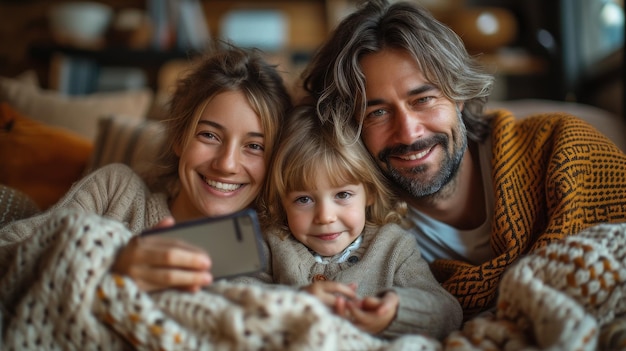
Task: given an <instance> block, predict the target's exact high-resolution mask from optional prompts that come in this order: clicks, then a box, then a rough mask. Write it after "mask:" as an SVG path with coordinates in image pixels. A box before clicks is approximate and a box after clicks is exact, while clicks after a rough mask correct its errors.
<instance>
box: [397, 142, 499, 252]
mask: <svg viewBox="0 0 626 351" xmlns="http://www.w3.org/2000/svg"><path fill="white" fill-rule="evenodd" d="M478 157H479V162H480V167H481V171H482V178H483V184H484V189H485V211H486V216H485V222H484V223H483V224H481V225H480V226H478V227H477V228H474V229H470V230H459V229H457V228H454V227H452V226H449V225H448V224H446V223H443V222H440V221H438V220H436V219H433V218H431V217H429V216H427V215H426V214H424V213H422V212H420V211H418V210H416V209H415V208H413V207H411V206H409V212H408V216H407V217H408V219H409V221H410V222H411V224H412V227H411V228H410V229H409V231H410V232H411V233H413V234H414V235H415V237H416V238H417V242H418V244H419V247H420V251H421V253H422V256H423V257H424V259H425V260H426V261H427V262H429V263H430V262H432V261H434V260H435V259H439V258H443V259H454V260H461V261H465V262H468V263H471V264H481V263H483V262H486V261H488V260H490V259H492V258H493V257H494V256H495V254H494V252H493V250H492V249H491V245H490V237H491V218H492V217H493V203H494V195H493V186H492V180H491V141H490V140H486V141H485V142H483V143H481V144H479V156H478Z"/></svg>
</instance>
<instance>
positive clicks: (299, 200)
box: [294, 196, 313, 204]
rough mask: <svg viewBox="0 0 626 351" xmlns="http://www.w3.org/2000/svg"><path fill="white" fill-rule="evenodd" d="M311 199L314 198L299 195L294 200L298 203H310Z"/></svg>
mask: <svg viewBox="0 0 626 351" xmlns="http://www.w3.org/2000/svg"><path fill="white" fill-rule="evenodd" d="M311 201H313V200H312V199H311V198H310V197H308V196H298V197H297V198H296V200H295V201H294V202H295V203H298V204H308V203H310V202H311Z"/></svg>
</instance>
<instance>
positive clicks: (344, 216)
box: [233, 106, 462, 338]
mask: <svg viewBox="0 0 626 351" xmlns="http://www.w3.org/2000/svg"><path fill="white" fill-rule="evenodd" d="M315 113H316V112H315V110H314V109H313V108H312V107H309V106H300V107H297V108H296V109H295V110H294V112H293V113H292V115H291V116H289V117H288V118H287V121H286V124H285V126H284V128H283V131H282V134H281V135H282V137H281V140H280V141H279V146H278V149H277V150H276V154H275V155H274V159H273V161H272V164H271V166H270V170H269V173H268V180H267V184H266V188H265V189H264V192H265V194H264V196H263V199H264V204H262V208H261V211H260V213H259V216H260V218H261V221H262V226H263V227H264V233H265V241H266V245H267V247H266V255H267V259H268V265H267V270H266V271H265V272H263V273H260V274H257V275H255V276H249V277H238V278H235V279H233V281H237V282H246V283H251V282H262V283H269V284H284V285H290V286H296V287H299V288H300V289H302V290H305V291H307V292H309V293H311V294H313V295H315V296H317V297H319V298H320V299H321V300H322V301H323V302H324V303H325V304H327V305H328V306H329V307H331V308H332V309H334V310H335V312H336V313H337V314H339V315H341V316H343V317H346V318H349V319H350V320H352V321H353V323H354V324H355V325H356V326H357V327H359V328H361V329H362V330H365V331H368V332H370V333H372V334H380V335H381V336H383V337H394V336H398V335H401V334H406V333H425V334H428V335H430V336H433V337H436V338H443V337H445V336H446V335H448V333H449V332H451V331H453V330H455V329H457V328H459V327H460V324H461V321H462V311H461V306H460V304H459V302H458V301H457V300H456V299H455V298H454V297H453V296H452V295H451V294H450V293H448V292H447V291H446V290H444V289H443V288H442V287H441V286H440V285H439V283H438V282H437V281H436V280H435V278H434V276H433V275H432V273H431V271H430V269H429V267H428V264H427V263H426V261H425V260H424V259H422V257H421V255H420V251H419V249H418V246H417V243H416V241H415V238H414V237H413V236H411V235H409V234H407V232H405V230H404V229H403V228H402V227H401V226H400V225H399V224H398V223H400V221H401V219H402V216H401V214H400V213H399V212H397V211H394V197H393V196H392V192H391V191H390V190H389V189H388V185H387V183H386V180H385V178H384V177H383V176H382V174H381V173H380V171H379V169H378V166H377V165H376V163H375V162H374V160H372V159H371V156H370V154H369V153H368V152H367V150H366V149H365V147H364V146H363V144H362V143H361V141H360V140H359V138H358V137H354V138H352V140H340V138H339V137H338V136H337V135H336V133H335V132H334V130H333V127H332V126H331V125H329V124H326V125H322V124H321V123H320V122H319V118H317V117H316V116H315Z"/></svg>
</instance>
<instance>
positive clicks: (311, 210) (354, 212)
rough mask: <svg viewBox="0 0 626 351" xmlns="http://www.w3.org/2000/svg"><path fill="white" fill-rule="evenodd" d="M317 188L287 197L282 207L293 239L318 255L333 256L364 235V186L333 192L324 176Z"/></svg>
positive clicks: (296, 192)
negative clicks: (362, 233)
mask: <svg viewBox="0 0 626 351" xmlns="http://www.w3.org/2000/svg"><path fill="white" fill-rule="evenodd" d="M321 173H324V172H321ZM316 186H317V187H316V189H309V190H307V191H294V192H290V193H288V194H287V196H285V197H283V198H282V204H283V207H284V208H285V210H286V212H287V221H288V223H289V229H291V233H292V234H293V236H294V237H295V238H296V239H298V240H299V241H300V242H301V243H303V244H304V245H306V246H307V247H308V248H310V249H311V250H313V251H315V252H317V253H318V254H320V255H322V256H333V255H336V254H338V253H340V252H342V251H343V250H344V249H345V248H346V247H348V245H350V244H351V243H352V242H353V241H354V240H355V239H356V238H357V237H358V236H359V235H361V232H363V228H364V227H365V208H366V206H367V205H368V199H367V195H366V193H365V188H364V187H363V184H345V185H342V186H340V187H337V188H333V187H331V185H330V182H329V181H328V176H326V175H324V176H320V177H318V178H317V184H316Z"/></svg>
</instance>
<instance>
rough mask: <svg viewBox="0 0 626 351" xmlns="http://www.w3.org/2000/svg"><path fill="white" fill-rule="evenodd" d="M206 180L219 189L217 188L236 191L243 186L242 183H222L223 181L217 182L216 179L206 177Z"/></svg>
mask: <svg viewBox="0 0 626 351" xmlns="http://www.w3.org/2000/svg"><path fill="white" fill-rule="evenodd" d="M204 181H205V182H206V183H207V184H209V185H210V186H212V187H213V188H215V189H217V190H221V191H235V190H237V189H239V188H241V184H230V183H222V182H216V181H214V180H208V179H206V178H205V179H204Z"/></svg>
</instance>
